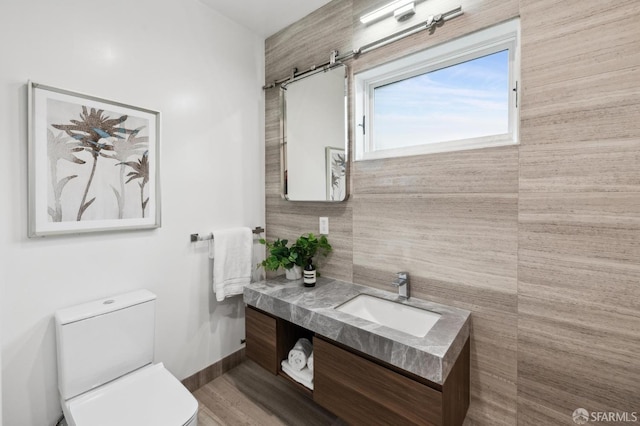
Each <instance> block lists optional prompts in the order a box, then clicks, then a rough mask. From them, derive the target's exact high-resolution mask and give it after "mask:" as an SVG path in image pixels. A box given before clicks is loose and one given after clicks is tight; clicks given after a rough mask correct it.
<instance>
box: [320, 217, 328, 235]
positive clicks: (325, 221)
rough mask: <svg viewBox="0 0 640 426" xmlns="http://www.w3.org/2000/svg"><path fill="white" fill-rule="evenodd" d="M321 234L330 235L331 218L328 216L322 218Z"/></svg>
mask: <svg viewBox="0 0 640 426" xmlns="http://www.w3.org/2000/svg"><path fill="white" fill-rule="evenodd" d="M320 234H321V235H329V218H328V217H321V218H320Z"/></svg>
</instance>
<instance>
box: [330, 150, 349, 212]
mask: <svg viewBox="0 0 640 426" xmlns="http://www.w3.org/2000/svg"><path fill="white" fill-rule="evenodd" d="M325 164H326V177H327V200H329V201H343V200H344V199H345V197H346V193H347V188H346V185H347V182H346V170H347V157H346V155H345V153H344V149H342V148H334V147H332V146H327V147H325Z"/></svg>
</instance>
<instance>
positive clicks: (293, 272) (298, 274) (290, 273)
mask: <svg viewBox="0 0 640 426" xmlns="http://www.w3.org/2000/svg"><path fill="white" fill-rule="evenodd" d="M284 273H285V276H286V277H287V279H288V280H299V279H300V278H302V268H301V267H299V266H298V265H294V266H293V268H291V269H285V270H284Z"/></svg>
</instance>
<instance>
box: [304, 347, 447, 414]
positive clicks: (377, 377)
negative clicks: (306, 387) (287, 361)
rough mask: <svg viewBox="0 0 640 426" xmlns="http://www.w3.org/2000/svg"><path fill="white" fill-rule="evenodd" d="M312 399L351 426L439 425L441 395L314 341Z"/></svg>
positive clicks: (346, 352)
mask: <svg viewBox="0 0 640 426" xmlns="http://www.w3.org/2000/svg"><path fill="white" fill-rule="evenodd" d="M313 341H314V344H313V351H314V355H313V357H314V369H313V371H314V390H313V399H314V401H316V402H317V403H318V404H320V405H322V406H323V407H325V408H327V409H328V410H330V411H332V412H333V413H335V414H336V415H337V416H339V417H341V418H342V419H344V420H345V421H346V422H347V423H350V424H354V425H396V424H403V425H441V424H442V394H441V393H440V392H438V391H437V390H434V389H431V388H430V387H428V386H426V385H423V384H422V383H418V382H416V381H414V380H411V379H410V378H408V377H405V376H403V375H401V374H398V373H396V372H394V371H392V370H390V369H387V368H385V367H383V366H381V365H378V364H376V363H374V362H371V361H369V360H367V359H364V358H362V357H360V356H358V355H356V354H353V353H351V352H348V351H346V350H344V349H341V348H339V347H337V346H335V345H333V344H331V343H329V342H326V341H324V340H321V339H317V338H316V339H314V340H313Z"/></svg>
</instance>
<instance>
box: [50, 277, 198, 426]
mask: <svg viewBox="0 0 640 426" xmlns="http://www.w3.org/2000/svg"><path fill="white" fill-rule="evenodd" d="M155 298H156V297H155V295H154V294H153V293H151V292H149V291H147V290H140V291H136V292H132V293H127V294H124V295H120V296H115V297H111V298H108V299H102V300H98V301H95V302H90V303H86V304H83V305H79V306H74V307H71V308H68V309H64V310H61V311H58V312H56V315H55V322H56V340H57V352H58V388H59V390H60V400H61V405H62V411H63V413H64V416H65V419H66V421H67V424H68V425H69V426H114V425H117V426H151V425H153V426H197V422H198V419H197V416H198V402H197V401H196V399H195V398H194V397H193V395H191V393H190V392H189V391H188V390H187V389H186V388H185V387H184V386H183V385H182V383H180V381H178V379H176V378H175V377H174V376H173V375H172V374H171V373H170V372H169V371H168V370H167V369H166V368H165V367H164V365H163V364H162V363H157V364H154V363H153V362H152V361H153V347H154V328H155Z"/></svg>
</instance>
